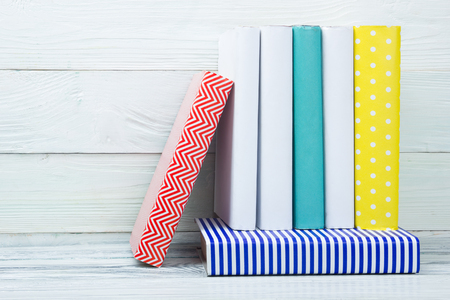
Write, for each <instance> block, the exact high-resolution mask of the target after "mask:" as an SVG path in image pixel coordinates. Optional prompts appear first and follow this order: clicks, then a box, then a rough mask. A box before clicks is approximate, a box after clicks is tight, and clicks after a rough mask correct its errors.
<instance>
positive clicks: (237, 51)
mask: <svg viewBox="0 0 450 300" xmlns="http://www.w3.org/2000/svg"><path fill="white" fill-rule="evenodd" d="M259 46H260V30H259V29H258V28H252V27H239V28H236V29H234V30H230V31H227V32H226V33H224V34H223V35H222V36H221V37H220V39H219V74H220V75H222V76H224V77H226V78H228V79H231V80H233V81H234V87H233V89H232V91H231V93H230V96H229V98H228V101H227V105H226V106H225V110H224V112H223V114H222V117H221V119H220V122H219V125H218V129H217V132H216V139H217V140H216V175H215V190H214V211H215V212H216V214H217V215H218V216H219V217H220V218H222V220H223V221H225V223H227V224H228V225H229V226H230V227H231V228H232V229H234V230H254V229H255V226H256V176H257V153H258V103H259Z"/></svg>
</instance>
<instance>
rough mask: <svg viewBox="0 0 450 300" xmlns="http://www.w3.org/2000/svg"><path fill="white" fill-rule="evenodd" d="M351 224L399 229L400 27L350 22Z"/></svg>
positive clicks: (365, 227)
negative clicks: (352, 89)
mask: <svg viewBox="0 0 450 300" xmlns="http://www.w3.org/2000/svg"><path fill="white" fill-rule="evenodd" d="M354 51H355V53H354V55H355V57H354V64H355V154H356V155H355V199H356V200H355V214H356V216H355V225H356V226H357V227H360V228H362V229H388V228H389V229H393V230H395V229H397V228H398V185H399V179H398V178H399V155H400V153H399V150H400V149H399V139H400V26H390V27H387V26H357V27H354Z"/></svg>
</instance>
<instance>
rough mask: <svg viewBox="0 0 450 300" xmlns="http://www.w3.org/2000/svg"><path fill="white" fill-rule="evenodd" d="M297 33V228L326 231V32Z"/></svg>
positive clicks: (312, 28) (295, 29)
mask: <svg viewBox="0 0 450 300" xmlns="http://www.w3.org/2000/svg"><path fill="white" fill-rule="evenodd" d="M292 30H293V92H294V99H293V106H294V107H293V111H294V115H293V122H294V128H293V135H294V140H293V161H294V172H293V173H294V175H293V176H294V178H293V179H294V186H293V192H294V197H293V198H294V199H293V218H294V227H295V228H298V229H319V228H324V227H325V193H324V145H323V104H322V32H321V29H320V27H318V26H294V27H293V28H292Z"/></svg>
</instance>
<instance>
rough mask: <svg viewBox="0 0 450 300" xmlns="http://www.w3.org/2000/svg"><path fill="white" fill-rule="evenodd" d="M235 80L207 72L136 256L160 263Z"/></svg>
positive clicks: (145, 260) (151, 262)
mask: <svg viewBox="0 0 450 300" xmlns="http://www.w3.org/2000/svg"><path fill="white" fill-rule="evenodd" d="M232 85H233V82H232V81H231V80H229V79H226V78H224V77H222V76H219V75H217V74H214V73H211V72H205V75H204V77H203V80H202V83H201V85H200V89H199V92H198V94H197V97H196V98H195V100H194V103H193V104H192V108H191V111H190V113H189V117H188V118H187V120H186V123H185V126H184V129H183V132H182V134H181V137H180V140H179V141H178V144H177V146H176V149H175V153H174V156H173V158H172V161H171V163H170V165H169V167H168V169H167V172H166V174H165V177H164V181H163V183H162V185H161V188H160V190H159V192H158V198H157V199H156V203H155V205H154V207H153V209H152V212H151V213H150V216H149V218H148V221H147V225H146V226H145V230H144V232H143V234H142V237H141V241H140V243H139V246H138V248H137V250H136V253H135V254H134V256H135V257H136V258H137V259H138V260H140V261H143V262H146V263H148V264H150V265H153V266H155V267H160V266H161V265H162V263H163V261H164V257H165V256H166V253H167V249H168V248H169V245H170V242H171V241H172V238H173V235H174V233H175V230H176V228H177V226H178V223H179V221H180V218H181V214H182V213H183V210H184V207H185V205H186V203H187V200H188V198H189V195H190V194H191V191H192V188H193V186H194V183H195V180H196V179H197V175H198V173H199V172H200V168H201V166H202V164H203V161H204V159H205V156H206V152H207V151H208V147H209V144H210V142H211V139H212V137H213V135H214V132H215V130H216V127H217V123H218V122H219V119H220V116H221V115H222V111H223V108H224V107H225V103H226V101H227V98H228V95H229V93H230V90H231V87H232Z"/></svg>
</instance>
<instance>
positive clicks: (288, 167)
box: [256, 26, 292, 230]
mask: <svg viewBox="0 0 450 300" xmlns="http://www.w3.org/2000/svg"><path fill="white" fill-rule="evenodd" d="M260 29H261V54H260V55H261V59H260V61H261V62H260V90H259V91H260V99H259V101H260V102H259V104H260V106H259V149H258V150H259V151H258V152H259V153H258V205H257V217H256V225H257V227H259V228H260V229H264V230H285V229H292V28H291V27H287V26H266V27H261V28H260Z"/></svg>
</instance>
